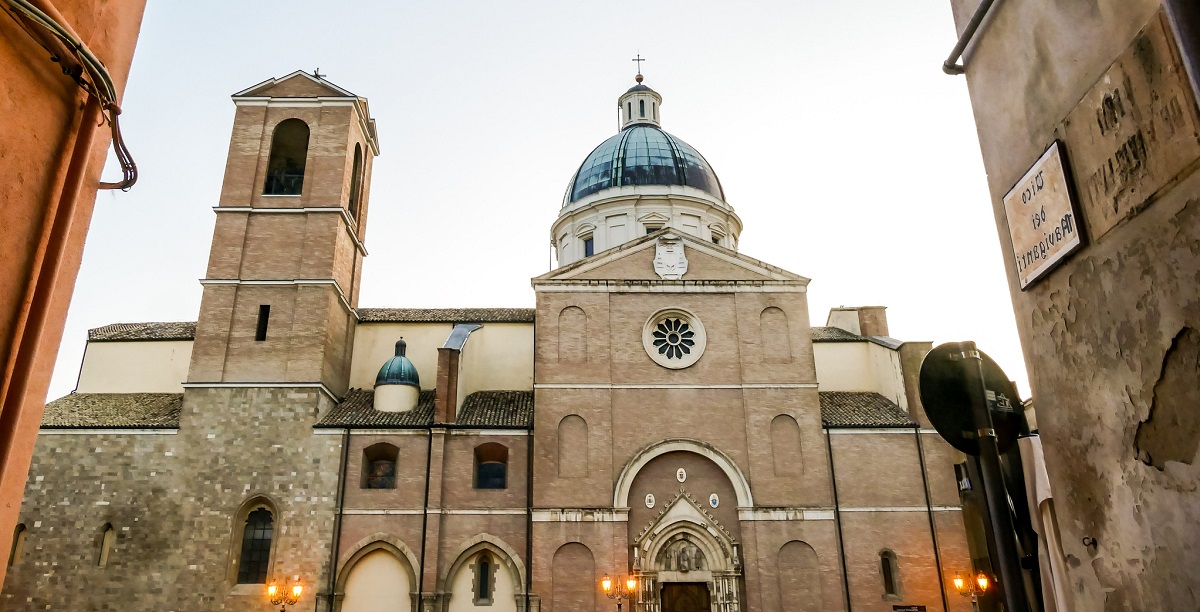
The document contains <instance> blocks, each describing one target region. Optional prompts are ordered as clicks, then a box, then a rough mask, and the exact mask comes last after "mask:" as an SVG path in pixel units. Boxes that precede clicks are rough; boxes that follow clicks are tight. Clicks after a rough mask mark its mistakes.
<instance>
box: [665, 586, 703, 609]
mask: <svg viewBox="0 0 1200 612" xmlns="http://www.w3.org/2000/svg"><path fill="white" fill-rule="evenodd" d="M710 610H712V603H711V602H710V601H709V596H708V584H707V583H703V582H668V583H666V584H664V585H663V587H662V612H710Z"/></svg>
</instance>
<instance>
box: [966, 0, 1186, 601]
mask: <svg viewBox="0 0 1200 612" xmlns="http://www.w3.org/2000/svg"><path fill="white" fill-rule="evenodd" d="M951 4H952V5H953V7H954V13H955V18H956V21H957V22H958V24H959V27H960V28H962V27H963V26H964V25H965V23H966V21H967V19H968V18H969V16H970V14H971V12H972V11H974V9H975V7H976V5H977V4H978V2H977V0H952V2H951ZM1161 9H1162V7H1161V3H1160V2H1158V1H1157V0H1136V1H1135V0H1102V1H1097V2H1039V1H1037V0H1011V1H1008V2H1003V3H997V4H996V6H995V7H994V8H993V10H992V13H993V14H992V15H991V17H990V18H989V21H988V25H987V27H986V28H984V29H983V30H982V31H981V32H980V34H979V35H978V36H977V37H976V42H975V43H974V45H973V49H972V52H971V53H970V54H968V56H967V58H966V78H967V83H968V85H969V88H970V91H971V99H972V103H973V105H974V109H975V118H976V124H977V126H978V131H979V139H980V147H981V149H982V151H983V158H984V165H985V168H986V170H987V175H988V179H989V187H990V192H991V200H992V205H993V208H994V210H995V215H996V225H997V229H998V233H999V237H1000V244H1001V252H1002V253H1003V256H1004V260H1005V262H1006V266H1007V268H1008V274H1009V279H1010V280H1009V282H1010V287H1011V291H1012V298H1013V308H1014V310H1015V312H1016V316H1017V320H1018V328H1019V331H1020V333H1021V340H1022V343H1023V345H1024V350H1025V358H1026V362H1027V364H1028V369H1029V372H1030V375H1031V384H1032V387H1033V393H1034V398H1035V401H1036V406H1037V410H1038V421H1039V425H1040V428H1041V434H1042V437H1043V445H1044V449H1045V452H1046V462H1047V469H1048V471H1049V474H1050V480H1051V485H1052V486H1053V487H1054V491H1055V504H1056V510H1057V514H1058V517H1059V528H1060V529H1061V534H1062V542H1063V545H1064V549H1065V552H1066V555H1067V563H1068V566H1069V571H1070V577H1069V578H1070V580H1069V582H1070V583H1071V584H1070V589H1071V593H1070V597H1071V598H1073V599H1074V602H1075V605H1076V609H1077V610H1100V609H1106V610H1194V609H1198V608H1200V574H1198V573H1197V572H1196V571H1195V569H1194V568H1195V567H1197V566H1198V565H1200V497H1198V496H1197V495H1196V493H1195V491H1196V488H1197V486H1200V466H1198V465H1197V464H1196V462H1195V459H1196V451H1197V440H1200V419H1197V417H1196V410H1195V407H1196V403H1197V397H1196V388H1197V384H1196V381H1197V379H1198V378H1200V365H1197V364H1198V358H1197V343H1198V340H1197V332H1196V330H1200V276H1198V275H1197V270H1200V175H1197V174H1196V172H1195V169H1196V161H1197V154H1196V151H1197V150H1198V146H1197V145H1198V143H1200V139H1198V137H1197V131H1198V130H1197V120H1196V117H1197V107H1196V103H1195V99H1194V95H1193V93H1192V92H1191V90H1190V87H1188V86H1187V84H1186V83H1187V79H1186V75H1184V74H1183V69H1184V67H1183V65H1182V60H1180V59H1179V56H1178V55H1177V54H1176V53H1174V52H1173V50H1172V47H1173V45H1172V44H1171V42H1170V41H1171V38H1172V36H1171V35H1170V28H1169V27H1168V26H1167V22H1166V20H1165V18H1164V17H1163V15H1162V12H1161ZM1193 27H1194V24H1193ZM1163 32H1166V33H1167V34H1166V36H1165V40H1166V43H1165V44H1163V40H1164V37H1163V36H1162V33H1163ZM1115 63H1116V64H1119V66H1118V67H1117V70H1118V72H1113V73H1110V72H1109V71H1110V67H1112V66H1114V65H1115ZM1122 74H1123V75H1125V76H1121V75H1122ZM1110 75H1116V78H1113V77H1112V76H1110ZM1125 77H1128V78H1125ZM1181 83H1182V85H1181ZM1118 96H1119V97H1120V102H1119V103H1118V100H1117V98H1118ZM1114 134H1115V135H1116V137H1115V140H1114V139H1113V138H1114V136H1113V135H1114ZM1054 139H1061V140H1062V141H1063V143H1064V147H1065V150H1066V154H1067V160H1068V164H1069V165H1070V170H1071V174H1072V175H1073V177H1074V187H1075V188H1076V191H1077V195H1078V197H1079V200H1080V201H1081V205H1080V215H1081V217H1082V221H1083V223H1082V224H1081V225H1082V226H1083V229H1084V233H1085V244H1084V246H1083V248H1082V249H1081V250H1080V251H1078V252H1076V253H1075V254H1074V255H1072V256H1070V257H1068V258H1067V259H1066V261H1065V262H1064V263H1062V264H1061V265H1060V266H1059V267H1058V268H1057V269H1055V270H1054V271H1052V272H1050V273H1049V274H1048V275H1047V276H1045V277H1044V278H1042V279H1041V280H1039V281H1037V282H1036V283H1034V284H1032V285H1030V286H1029V287H1028V288H1027V289H1026V290H1025V291H1022V290H1021V289H1020V284H1019V282H1018V281H1017V277H1016V269H1015V263H1014V253H1013V249H1012V246H1011V243H1010V241H1009V226H1008V220H1007V219H1006V215H1005V212H1004V206H1003V201H1002V199H1003V196H1004V194H1005V193H1006V192H1007V191H1008V190H1009V189H1010V188H1011V187H1012V185H1013V184H1014V183H1015V182H1016V181H1017V180H1018V179H1019V178H1020V177H1021V176H1022V175H1023V174H1024V173H1025V171H1026V170H1027V169H1028V168H1029V167H1030V166H1031V165H1032V164H1033V162H1034V161H1035V160H1036V159H1037V158H1038V156H1039V155H1041V153H1042V151H1043V150H1044V149H1045V148H1046V147H1047V146H1048V145H1049V144H1050V143H1051V142H1052V141H1053V140H1054ZM1127 144H1128V145H1129V146H1126V145H1127ZM1085 542H1088V543H1092V544H1091V545H1086V544H1085ZM1093 542H1094V543H1093Z"/></svg>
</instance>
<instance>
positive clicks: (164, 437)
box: [0, 430, 187, 610]
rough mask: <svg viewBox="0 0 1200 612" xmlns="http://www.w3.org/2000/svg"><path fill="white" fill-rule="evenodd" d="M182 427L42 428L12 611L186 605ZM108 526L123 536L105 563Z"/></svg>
mask: <svg viewBox="0 0 1200 612" xmlns="http://www.w3.org/2000/svg"><path fill="white" fill-rule="evenodd" d="M182 450H183V448H182V445H181V440H180V438H179V436H178V435H175V432H174V430H160V431H153V432H151V431H145V432H139V433H95V432H89V431H86V430H71V431H63V432H57V431H50V432H42V434H41V435H39V436H38V441H37V447H36V449H35V451H34V457H33V467H32V469H31V470H30V472H29V481H28V484H27V486H26V489H25V500H24V503H23V504H22V506H21V515H20V521H21V523H23V524H24V525H25V527H26V529H27V531H26V534H25V545H24V553H23V554H22V555H21V556H20V557H19V558H17V559H15V560H14V561H15V564H14V565H13V566H12V567H10V568H9V571H8V578H7V580H6V582H5V585H4V590H3V596H2V597H0V608H3V609H4V610H47V609H50V610H69V609H77V610H105V609H108V610H117V609H127V610H154V609H171V608H172V607H174V606H177V605H179V603H180V599H179V597H180V593H179V592H178V589H177V587H176V579H177V577H178V575H179V572H180V571H181V570H182V568H183V567H184V566H183V558H182V556H181V555H180V550H179V547H180V544H181V542H180V534H182V533H185V532H186V527H185V525H186V521H185V519H184V511H183V508H182V507H181V505H182V504H181V501H182V499H183V494H182V492H181V491H180V485H181V483H182V482H184V481H183V480H182V479H181V474H180V473H179V470H180V469H181V468H182V467H183V465H184V464H185V463H186V462H187V456H186V454H185V453H183V452H182ZM105 523H109V524H111V525H112V526H113V529H114V530H115V532H116V535H117V537H116V541H115V542H114V544H113V546H112V550H111V553H110V556H109V561H108V564H107V566H106V567H98V566H97V560H98V556H99V551H100V536H101V532H102V529H103V526H104V525H105Z"/></svg>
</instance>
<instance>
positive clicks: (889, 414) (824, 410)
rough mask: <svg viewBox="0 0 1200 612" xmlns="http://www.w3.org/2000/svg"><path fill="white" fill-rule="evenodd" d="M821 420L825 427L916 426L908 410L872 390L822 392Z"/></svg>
mask: <svg viewBox="0 0 1200 612" xmlns="http://www.w3.org/2000/svg"><path fill="white" fill-rule="evenodd" d="M818 395H819V396H820V398H821V423H822V424H824V425H825V427H830V428H837V427H912V426H914V425H916V422H914V421H913V420H912V419H910V418H908V414H907V413H905V412H904V409H903V408H901V407H899V406H897V405H896V404H895V403H894V402H892V401H891V400H889V399H888V398H886V397H884V396H882V395H880V394H878V393H874V392H870V391H821V392H820V393H819V394H818Z"/></svg>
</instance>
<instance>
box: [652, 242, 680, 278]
mask: <svg viewBox="0 0 1200 612" xmlns="http://www.w3.org/2000/svg"><path fill="white" fill-rule="evenodd" d="M687 269H688V260H687V257H686V256H685V255H684V254H683V241H682V240H680V239H679V238H678V237H677V236H673V235H671V234H667V235H665V236H662V237H661V238H659V239H658V243H656V244H655V245H654V273H655V274H658V277H659V278H661V279H663V280H679V279H681V278H683V275H684V274H687Z"/></svg>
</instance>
